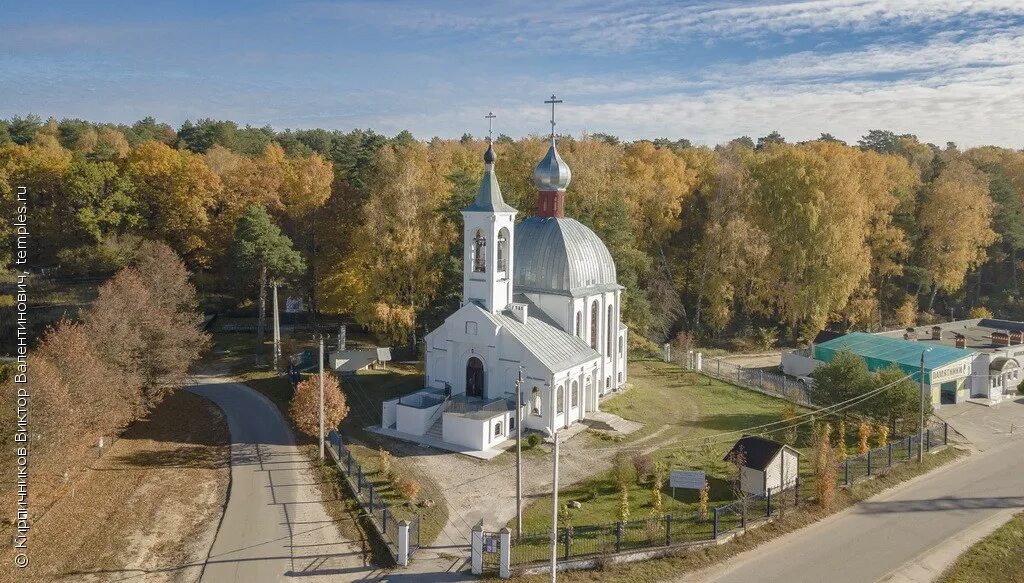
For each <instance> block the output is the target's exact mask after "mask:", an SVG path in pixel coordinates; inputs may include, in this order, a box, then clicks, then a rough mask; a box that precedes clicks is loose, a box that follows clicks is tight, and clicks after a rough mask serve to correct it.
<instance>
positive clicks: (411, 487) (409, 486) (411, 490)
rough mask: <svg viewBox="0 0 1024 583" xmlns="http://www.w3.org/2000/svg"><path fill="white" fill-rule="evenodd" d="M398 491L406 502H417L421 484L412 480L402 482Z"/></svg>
mask: <svg viewBox="0 0 1024 583" xmlns="http://www.w3.org/2000/svg"><path fill="white" fill-rule="evenodd" d="M398 490H399V491H400V492H401V493H402V496H403V497H405V499H406V500H408V501H410V502H416V498H417V497H418V496H419V495H420V483H419V482H417V481H416V480H411V479H410V480H402V482H401V483H400V484H399V485H398Z"/></svg>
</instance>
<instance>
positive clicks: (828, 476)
mask: <svg viewBox="0 0 1024 583" xmlns="http://www.w3.org/2000/svg"><path fill="white" fill-rule="evenodd" d="M831 432H832V428H831V427H830V426H829V424H828V423H825V424H824V425H823V426H822V427H821V429H820V430H819V431H818V439H817V442H816V444H815V448H814V451H815V456H814V478H815V483H814V489H815V493H816V494H817V501H818V505H819V506H821V507H822V508H825V509H826V510H827V509H830V508H832V505H833V504H834V502H835V492H836V463H835V458H834V455H835V454H834V453H833V449H832V444H831V442H830V440H829V434H830V433H831Z"/></svg>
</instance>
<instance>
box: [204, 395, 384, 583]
mask: <svg viewBox="0 0 1024 583" xmlns="http://www.w3.org/2000/svg"><path fill="white" fill-rule="evenodd" d="M196 380H197V381H198V383H199V384H198V385H197V386H194V387H191V388H190V389H189V390H190V391H192V392H193V393H196V394H198V395H202V396H203V397H206V398H208V399H210V400H211V401H213V402H214V403H216V404H217V405H218V406H219V407H220V408H221V409H222V410H223V411H224V414H225V416H226V417H227V420H228V427H229V428H230V430H231V490H230V493H229V496H228V504H227V508H226V509H225V511H224V517H223V519H222V521H221V524H220V527H219V529H218V531H217V537H216V539H215V540H214V543H213V548H212V549H211V551H210V556H209V558H208V559H207V561H206V565H205V568H204V571H203V577H202V581H203V582H204V583H233V582H238V583H263V582H271V581H282V580H291V579H293V578H296V577H299V578H301V579H302V580H304V581H353V580H357V579H363V578H366V577H367V576H369V575H371V573H373V568H372V567H369V566H367V565H365V563H364V561H363V553H362V551H361V547H360V545H359V544H358V543H354V542H351V541H348V540H346V539H344V538H343V537H342V536H341V534H340V533H339V531H338V528H337V525H336V524H335V523H334V521H333V520H331V518H330V517H329V516H328V515H327V512H326V511H325V510H324V507H323V505H322V504H321V502H322V495H321V493H320V491H319V489H318V488H317V486H316V484H315V479H314V477H313V473H312V471H311V469H310V467H309V463H308V461H307V460H306V458H305V456H304V455H303V454H302V452H300V451H299V450H298V448H297V447H296V446H295V440H294V437H293V436H292V433H291V431H290V430H289V428H288V425H287V424H286V423H285V420H284V418H283V417H282V416H281V414H280V412H279V411H278V409H277V407H276V406H275V405H274V404H273V403H272V402H270V400H269V399H267V398H266V397H264V396H263V395H261V394H259V393H258V392H256V391H254V390H252V389H250V388H249V387H247V386H245V385H242V384H240V383H235V382H230V380H228V379H224V378H220V377H197V379H196ZM377 573H379V571H378V572H377Z"/></svg>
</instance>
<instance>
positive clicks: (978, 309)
mask: <svg viewBox="0 0 1024 583" xmlns="http://www.w3.org/2000/svg"><path fill="white" fill-rule="evenodd" d="M970 317H971V318H972V319H973V318H991V317H992V310H990V309H988V308H986V307H985V306H974V307H973V308H971V313H970Z"/></svg>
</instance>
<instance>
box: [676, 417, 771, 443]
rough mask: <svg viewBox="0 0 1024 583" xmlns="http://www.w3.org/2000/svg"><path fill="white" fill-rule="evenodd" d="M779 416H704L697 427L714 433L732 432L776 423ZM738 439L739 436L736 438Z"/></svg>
mask: <svg viewBox="0 0 1024 583" xmlns="http://www.w3.org/2000/svg"><path fill="white" fill-rule="evenodd" d="M778 421H779V416H778V415H777V414H773V413H712V414H708V415H704V416H703V417H701V418H700V421H698V422H697V423H696V425H697V427H701V428H703V429H711V430H715V431H733V430H737V429H743V428H745V427H757V426H760V425H767V424H769V423H777V422H778ZM736 437H737V439H739V436H738V435H737V436H736Z"/></svg>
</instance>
